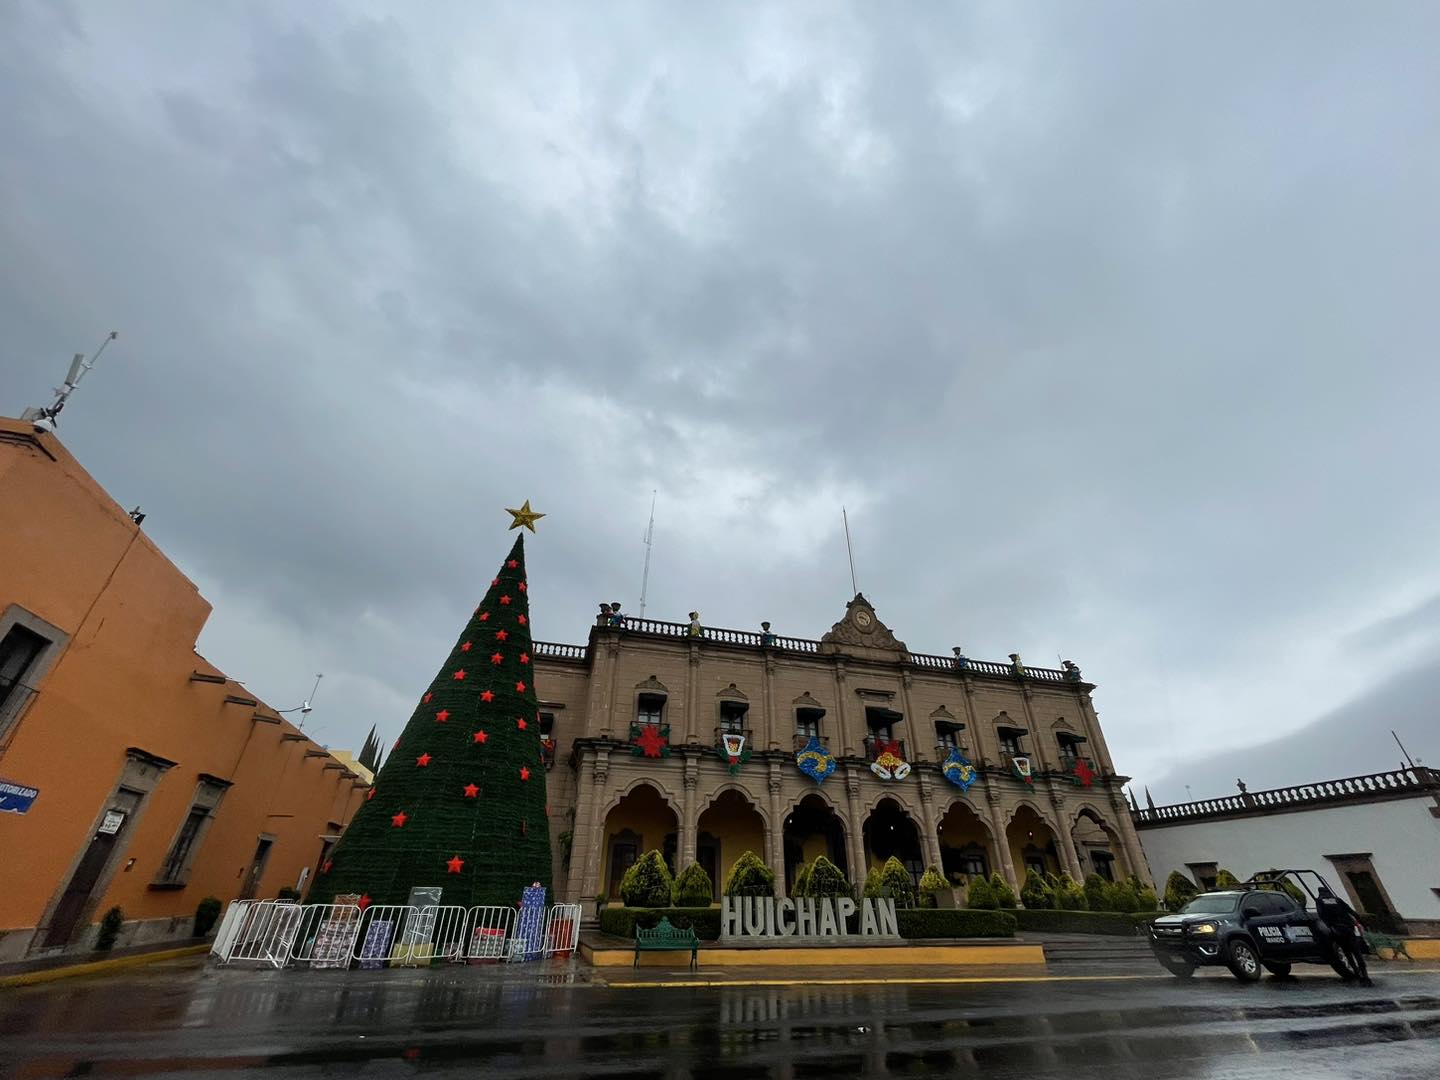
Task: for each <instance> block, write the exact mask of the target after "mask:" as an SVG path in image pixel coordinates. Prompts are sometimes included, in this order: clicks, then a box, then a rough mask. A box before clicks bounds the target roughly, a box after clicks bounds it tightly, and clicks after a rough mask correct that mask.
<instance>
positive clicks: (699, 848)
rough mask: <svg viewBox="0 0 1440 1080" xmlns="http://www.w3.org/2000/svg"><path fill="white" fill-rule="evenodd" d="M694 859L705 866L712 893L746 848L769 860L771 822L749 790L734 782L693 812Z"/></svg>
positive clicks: (723, 882) (716, 891)
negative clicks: (694, 832)
mask: <svg viewBox="0 0 1440 1080" xmlns="http://www.w3.org/2000/svg"><path fill="white" fill-rule="evenodd" d="M695 831H696V848H695V861H696V862H697V863H699V864H700V865H701V866H702V867H704V868H705V872H706V873H707V874H708V875H709V876H710V881H711V883H712V884H713V885H714V886H715V895H716V896H718V895H720V890H721V888H722V887H723V886H724V884H725V880H726V878H728V877H729V876H730V870H731V869H732V868H733V867H734V865H735V861H736V860H737V859H739V858H740V856H741V855H742V854H744V853H745V852H746V851H751V852H754V853H755V854H756V855H758V856H759V857H760V859H761V861H763V862H767V863H768V862H769V859H768V858H767V852H768V847H769V845H768V844H767V842H766V841H767V840H768V838H769V835H770V826H769V823H768V821H767V819H766V815H765V814H764V813H763V812H762V811H761V809H760V807H759V806H758V805H756V803H755V801H754V799H752V798H751V796H750V793H749V792H747V791H746V790H745V789H744V788H742V787H740V786H739V785H738V784H737V785H729V784H727V785H725V787H724V789H723V790H720V791H717V792H715V793H714V794H713V795H712V796H711V798H710V799H709V800H708V801H707V802H706V803H705V806H704V808H703V809H702V810H701V811H700V813H699V814H697V815H696V818H695Z"/></svg>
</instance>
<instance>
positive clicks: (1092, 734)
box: [1079, 689, 1129, 818]
mask: <svg viewBox="0 0 1440 1080" xmlns="http://www.w3.org/2000/svg"><path fill="white" fill-rule="evenodd" d="M1079 698H1080V716H1081V717H1082V718H1083V719H1084V721H1085V729H1086V733H1087V734H1088V736H1089V738H1090V739H1091V740H1092V742H1093V744H1094V748H1095V749H1094V753H1092V754H1091V755H1090V756H1091V757H1093V758H1094V759H1095V771H1096V772H1098V773H1100V774H1101V775H1102V776H1103V775H1107V774H1108V775H1110V776H1114V775H1115V762H1113V761H1112V760H1110V748H1109V747H1108V746H1106V745H1105V733H1104V732H1103V731H1101V730H1100V717H1099V715H1098V714H1097V713H1096V712H1095V704H1094V703H1093V702H1092V701H1091V700H1090V691H1088V690H1085V689H1081V690H1080V692H1079ZM1125 816H1126V817H1127V818H1128V817H1129V810H1128V808H1127V810H1126V815H1125Z"/></svg>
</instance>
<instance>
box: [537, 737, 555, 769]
mask: <svg viewBox="0 0 1440 1080" xmlns="http://www.w3.org/2000/svg"><path fill="white" fill-rule="evenodd" d="M540 764H541V765H544V766H545V768H547V769H553V768H554V767H555V740H554V739H552V738H551V737H550V736H548V735H542V736H541V737H540Z"/></svg>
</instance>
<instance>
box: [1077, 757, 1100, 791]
mask: <svg viewBox="0 0 1440 1080" xmlns="http://www.w3.org/2000/svg"><path fill="white" fill-rule="evenodd" d="M1074 776H1075V784H1076V786H1077V787H1089V786H1090V785H1091V782H1092V781H1093V780H1094V779H1095V770H1093V769H1092V768H1090V765H1089V763H1088V762H1087V761H1086V760H1085V759H1084V758H1077V759H1076V761H1075V772H1074Z"/></svg>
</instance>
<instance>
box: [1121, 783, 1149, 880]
mask: <svg viewBox="0 0 1440 1080" xmlns="http://www.w3.org/2000/svg"><path fill="white" fill-rule="evenodd" d="M1110 806H1111V809H1113V810H1114V812H1115V831H1116V832H1117V833H1119V834H1120V842H1121V844H1122V845H1123V846H1124V848H1125V861H1126V862H1128V863H1129V864H1130V872H1131V873H1132V874H1134V875H1135V876H1136V877H1138V878H1139V879H1140V880H1141V881H1143V882H1146V883H1147V884H1149V885H1150V887H1151V888H1154V887H1155V876H1154V875H1153V874H1152V873H1151V872H1150V860H1149V859H1147V858H1146V857H1145V847H1144V845H1143V844H1141V843H1140V834H1139V833H1138V832H1137V831H1136V829H1135V821H1134V819H1133V818H1131V817H1130V807H1129V806H1127V805H1126V803H1125V796H1124V795H1123V794H1121V792H1120V787H1119V785H1113V786H1110Z"/></svg>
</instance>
